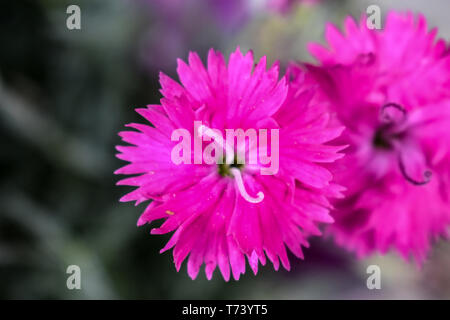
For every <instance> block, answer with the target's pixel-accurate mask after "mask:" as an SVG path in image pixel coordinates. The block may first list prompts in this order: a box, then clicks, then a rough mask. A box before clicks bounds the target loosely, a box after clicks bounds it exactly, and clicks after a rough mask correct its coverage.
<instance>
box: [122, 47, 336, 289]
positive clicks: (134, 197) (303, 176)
mask: <svg viewBox="0 0 450 320" xmlns="http://www.w3.org/2000/svg"><path fill="white" fill-rule="evenodd" d="M177 71H178V75H179V78H180V81H181V84H179V83H178V82H176V81H174V80H172V79H170V78H169V77H167V76H166V75H164V74H160V83H161V86H162V89H161V93H162V95H163V98H162V99H161V104H160V105H149V106H148V107H147V108H142V109H137V110H136V111H137V112H138V113H139V114H141V115H142V116H143V117H144V118H146V119H147V120H148V121H149V122H150V123H151V124H152V125H153V126H149V125H144V124H136V123H132V124H129V125H128V126H129V127H131V128H134V129H137V130H138V131H125V132H121V133H120V136H121V137H122V138H123V140H124V141H125V142H127V143H130V144H132V145H134V146H118V147H117V149H118V150H119V152H120V154H118V157H119V158H120V159H122V160H125V161H128V162H130V164H128V165H126V166H125V167H123V168H121V169H119V170H117V171H116V173H117V174H133V175H137V176H134V177H131V178H127V179H124V180H121V181H119V183H118V184H120V185H131V186H137V187H138V188H137V189H136V190H134V191H133V192H131V193H129V194H127V195H125V196H124V197H123V198H122V199H121V201H136V203H141V202H143V201H146V200H153V201H152V202H151V203H150V204H149V205H148V207H147V208H146V209H145V211H144V212H143V214H142V215H141V217H140V218H139V221H138V225H144V224H146V223H152V222H153V221H155V220H158V219H164V223H163V224H162V225H161V226H160V227H159V228H155V229H152V231H151V233H152V234H166V233H170V232H174V233H173V235H172V237H171V239H170V240H169V241H168V243H167V245H166V246H165V247H164V248H163V249H162V250H161V252H164V251H166V250H169V249H171V248H173V256H174V262H175V266H176V269H177V270H179V269H180V267H181V264H182V262H183V261H184V260H185V259H186V258H187V256H188V255H189V258H188V262H187V271H188V274H189V276H190V277H191V278H193V279H194V278H196V276H197V274H198V272H199V269H200V267H201V265H202V264H203V263H204V264H205V273H206V276H207V278H208V279H211V277H212V274H213V271H214V270H215V269H216V267H218V268H219V269H220V272H221V273H222V275H223V277H224V279H225V280H227V281H228V280H229V278H230V273H232V274H233V277H234V278H235V279H236V280H237V279H239V276H240V274H243V273H244V272H245V257H247V259H248V263H249V265H250V267H251V269H252V270H253V272H254V273H255V274H256V273H257V270H258V264H259V263H261V264H262V265H264V264H265V263H266V256H267V258H268V259H269V260H270V261H271V262H272V263H273V265H274V268H275V269H276V270H277V269H278V268H279V264H280V261H281V264H282V265H283V266H284V267H285V268H286V269H289V268H290V264H289V260H288V257H287V251H286V247H287V248H289V249H290V251H292V252H293V254H294V255H296V256H297V257H299V258H303V253H302V248H301V246H308V242H307V237H308V236H309V235H320V230H319V228H318V224H319V223H320V222H324V223H330V222H332V219H331V218H330V216H329V209H330V204H329V201H328V198H329V197H340V196H341V190H342V188H341V187H339V186H337V185H335V184H334V183H333V182H331V180H332V175H331V174H330V172H329V171H328V170H327V169H326V168H325V167H324V166H323V164H324V163H330V162H333V161H335V160H336V159H338V158H341V157H342V154H340V153H339V151H340V150H341V149H342V148H343V147H341V146H332V145H326V144H325V143H327V142H328V141H330V140H333V139H334V138H336V137H338V136H339V135H340V134H341V132H342V130H343V129H342V127H340V126H334V127H333V126H329V124H328V119H329V115H328V113H327V107H326V106H325V105H320V104H318V105H311V104H310V100H311V98H312V97H313V96H314V92H315V91H314V90H315V89H314V88H312V87H307V86H303V85H302V84H301V81H300V80H298V81H296V83H295V84H293V85H292V86H288V84H287V83H286V78H285V77H283V78H282V79H281V80H279V71H278V65H277V64H275V65H274V66H272V67H271V68H269V69H268V70H266V58H265V57H263V58H262V59H261V60H260V61H259V62H258V63H257V64H256V65H255V66H254V61H253V55H252V53H251V52H249V53H247V54H246V55H243V54H242V53H241V52H240V50H239V49H237V50H236V51H235V52H234V53H232V54H231V56H230V59H229V62H228V64H226V62H225V60H224V58H223V56H222V54H221V53H219V52H217V51H214V50H212V49H211V50H210V51H209V54H208V61H207V67H206V68H205V66H204V65H203V64H202V62H201V60H200V58H199V57H198V55H197V54H196V53H191V54H190V55H189V64H186V63H185V62H183V61H181V60H179V61H178V69H177ZM297 78H301V75H299V76H298V77H297ZM230 130H231V131H230ZM233 130H234V131H233ZM232 131H233V132H235V133H236V132H238V136H233V138H232V141H230V140H229V139H228V136H227V134H228V133H229V132H232ZM267 132H268V133H267ZM252 133H253V134H252ZM255 133H257V135H256V136H255V135H254V134H255ZM239 134H244V138H243V139H241V138H242V135H240V136H239ZM186 137H187V138H189V137H191V138H192V140H193V142H192V143H190V140H187V138H186ZM223 137H226V139H224V138H223ZM185 138H186V139H185ZM235 138H236V139H235ZM230 142H231V143H230ZM212 150H214V152H213V151H212ZM266 151H268V152H266ZM208 155H210V156H211V157H209V158H208V157H207V156H208ZM254 155H256V156H257V157H256V160H255V158H254V159H253V162H252V161H251V158H252V156H254ZM212 160H213V161H212ZM268 160H270V161H268ZM230 267H231V268H230ZM230 269H231V272H230Z"/></svg>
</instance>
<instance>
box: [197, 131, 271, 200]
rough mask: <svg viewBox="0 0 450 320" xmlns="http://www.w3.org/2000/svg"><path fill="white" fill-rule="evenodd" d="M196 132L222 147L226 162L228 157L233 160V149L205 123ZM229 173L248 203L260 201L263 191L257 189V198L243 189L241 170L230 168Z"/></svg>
mask: <svg viewBox="0 0 450 320" xmlns="http://www.w3.org/2000/svg"><path fill="white" fill-rule="evenodd" d="M197 130H198V134H199V135H200V137H203V135H206V136H208V137H210V138H212V139H214V141H215V142H216V143H217V144H218V145H219V146H220V147H222V148H224V149H225V152H226V159H227V163H228V159H231V160H234V150H233V149H232V148H231V147H230V146H229V145H228V144H227V143H226V141H224V140H223V138H222V136H220V135H219V134H217V133H216V132H214V131H213V130H211V129H210V128H208V127H207V126H205V125H203V124H202V125H201V126H200V127H198V129H197ZM230 172H231V174H232V175H233V176H234V178H235V179H236V185H237V188H238V190H239V193H240V194H241V196H242V197H243V198H244V199H245V200H247V201H248V202H250V203H260V202H261V201H263V199H264V193H263V192H262V191H259V192H258V194H257V196H258V197H257V198H253V197H252V196H250V195H249V194H248V193H247V190H245V186H244V181H243V180H242V175H241V171H240V170H239V169H237V168H230Z"/></svg>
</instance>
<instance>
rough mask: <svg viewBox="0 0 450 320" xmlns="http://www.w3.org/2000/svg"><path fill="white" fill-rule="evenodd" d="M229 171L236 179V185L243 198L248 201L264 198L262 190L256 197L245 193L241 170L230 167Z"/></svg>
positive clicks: (252, 201)
mask: <svg viewBox="0 0 450 320" xmlns="http://www.w3.org/2000/svg"><path fill="white" fill-rule="evenodd" d="M230 171H231V173H232V174H233V176H234V179H236V185H237V188H238V190H239V193H240V194H241V196H242V198H244V199H245V200H247V201H248V202H250V203H260V202H261V201H263V200H264V193H263V192H262V191H259V192H258V194H257V196H258V197H257V198H253V197H252V196H250V195H249V194H248V193H247V190H245V186H244V181H243V180H242V175H241V171H240V170H239V169H237V168H231V169H230Z"/></svg>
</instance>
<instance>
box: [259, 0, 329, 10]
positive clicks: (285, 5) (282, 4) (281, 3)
mask: <svg viewBox="0 0 450 320" xmlns="http://www.w3.org/2000/svg"><path fill="white" fill-rule="evenodd" d="M321 1H323V0H267V2H268V4H267V6H268V8H269V9H271V10H275V11H278V12H280V13H287V12H289V11H290V10H292V8H293V7H294V6H295V5H297V4H299V3H302V4H308V5H311V4H317V3H319V2H321Z"/></svg>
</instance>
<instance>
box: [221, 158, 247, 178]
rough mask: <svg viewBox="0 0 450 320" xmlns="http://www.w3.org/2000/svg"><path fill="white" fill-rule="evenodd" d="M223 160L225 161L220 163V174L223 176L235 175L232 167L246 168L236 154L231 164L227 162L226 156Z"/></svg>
mask: <svg viewBox="0 0 450 320" xmlns="http://www.w3.org/2000/svg"><path fill="white" fill-rule="evenodd" d="M222 162H223V163H220V164H219V165H218V168H219V174H220V175H221V176H222V177H226V176H231V177H232V176H233V174H232V173H231V169H232V168H236V169H238V170H242V169H243V168H244V164H242V163H239V161H238V158H237V157H236V155H235V156H234V160H233V163H231V164H228V163H226V156H225V157H223V160H222Z"/></svg>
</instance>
